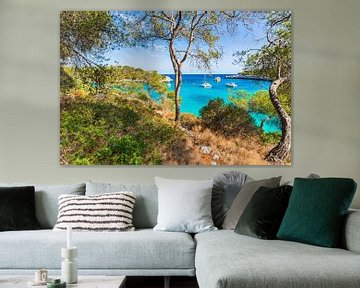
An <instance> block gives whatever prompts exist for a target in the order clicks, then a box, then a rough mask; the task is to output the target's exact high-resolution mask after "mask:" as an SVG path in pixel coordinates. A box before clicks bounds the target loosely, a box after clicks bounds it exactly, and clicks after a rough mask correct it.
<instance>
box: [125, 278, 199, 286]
mask: <svg viewBox="0 0 360 288" xmlns="http://www.w3.org/2000/svg"><path fill="white" fill-rule="evenodd" d="M135 287H141V288H163V287H164V277H131V276H128V277H127V280H126V288H135ZM170 287H171V288H198V287H199V286H198V285H197V282H196V278H195V277H171V278H170Z"/></svg>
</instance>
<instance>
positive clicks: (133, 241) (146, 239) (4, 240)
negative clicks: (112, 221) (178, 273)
mask: <svg viewBox="0 0 360 288" xmlns="http://www.w3.org/2000/svg"><path fill="white" fill-rule="evenodd" d="M73 244H74V246H77V247H78V254H79V256H78V258H77V262H78V267H79V270H82V269H89V270H91V269H109V270H110V269H118V270H121V269H123V270H126V269H194V257H195V256H194V254H195V244H194V241H193V239H192V237H191V236H190V235H189V234H186V233H178V232H171V233H170V232H159V231H153V230H152V229H144V230H137V231H133V232H73ZM61 247H66V232H57V231H52V230H37V231H35V230H31V231H16V232H1V236H0V259H1V261H0V269H33V270H36V269H39V267H41V268H46V269H60V266H61V261H62V260H63V259H62V258H61V256H60V250H61Z"/></svg>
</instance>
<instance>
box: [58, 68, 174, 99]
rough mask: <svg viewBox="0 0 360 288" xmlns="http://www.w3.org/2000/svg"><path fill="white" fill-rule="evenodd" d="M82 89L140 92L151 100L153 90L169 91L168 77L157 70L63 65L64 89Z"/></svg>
mask: <svg viewBox="0 0 360 288" xmlns="http://www.w3.org/2000/svg"><path fill="white" fill-rule="evenodd" d="M71 89H82V90H84V91H86V92H87V93H89V94H93V95H98V94H109V93H111V92H113V91H116V92H119V91H121V92H127V93H131V92H132V93H136V94H137V96H138V98H141V99H142V100H143V101H149V100H151V99H150V97H149V93H150V90H154V91H156V92H158V93H160V94H162V93H165V92H166V91H167V86H166V83H165V82H164V77H163V76H162V75H160V74H158V73H157V72H155V71H150V72H149V71H145V70H142V69H139V68H134V67H130V66H101V67H82V68H79V67H78V68H74V67H69V66H61V67H60V90H61V92H62V93H69V91H71Z"/></svg>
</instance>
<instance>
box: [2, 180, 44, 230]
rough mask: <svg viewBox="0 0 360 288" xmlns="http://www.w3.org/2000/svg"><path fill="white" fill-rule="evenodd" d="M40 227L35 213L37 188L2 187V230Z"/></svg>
mask: <svg viewBox="0 0 360 288" xmlns="http://www.w3.org/2000/svg"><path fill="white" fill-rule="evenodd" d="M33 229H40V224H39V222H38V220H37V219H36V215H35V188H34V187H33V186H26V187H0V231H12V230H33Z"/></svg>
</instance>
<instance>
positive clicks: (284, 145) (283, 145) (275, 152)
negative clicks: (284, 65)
mask: <svg viewBox="0 0 360 288" xmlns="http://www.w3.org/2000/svg"><path fill="white" fill-rule="evenodd" d="M284 81H285V78H279V79H276V80H274V81H273V82H272V83H271V85H270V88H269V94H270V99H271V102H272V104H273V105H274V108H275V110H276V112H277V114H278V116H279V118H280V121H281V132H282V135H281V139H280V142H279V143H278V144H277V145H276V146H275V147H274V148H273V149H271V150H270V152H269V153H268V154H267V155H266V157H265V159H266V160H268V161H271V162H275V163H282V162H283V161H284V160H285V159H286V157H287V156H288V155H289V154H290V151H291V117H290V116H289V115H288V114H287V113H286V111H285V110H284V108H283V107H282V104H281V102H280V101H279V98H278V96H277V88H278V87H279V86H280V85H281V84H282V83H283V82H284Z"/></svg>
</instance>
